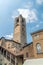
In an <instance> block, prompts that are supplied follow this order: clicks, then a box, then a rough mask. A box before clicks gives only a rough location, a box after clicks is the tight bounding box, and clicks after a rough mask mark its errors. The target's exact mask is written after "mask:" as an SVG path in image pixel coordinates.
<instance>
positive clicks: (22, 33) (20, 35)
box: [13, 15, 26, 46]
mask: <svg viewBox="0 0 43 65" xmlns="http://www.w3.org/2000/svg"><path fill="white" fill-rule="evenodd" d="M13 36H14V37H13V40H14V41H16V42H18V43H20V44H21V45H22V46H24V45H25V44H26V21H25V18H23V17H22V15H19V16H18V17H16V18H15V24H14V35H13Z"/></svg>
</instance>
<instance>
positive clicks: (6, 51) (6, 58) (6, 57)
mask: <svg viewBox="0 0 43 65" xmlns="http://www.w3.org/2000/svg"><path fill="white" fill-rule="evenodd" d="M6 59H7V51H6Z"/></svg>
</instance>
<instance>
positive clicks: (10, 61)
mask: <svg viewBox="0 0 43 65" xmlns="http://www.w3.org/2000/svg"><path fill="white" fill-rule="evenodd" d="M10 63H11V54H10Z"/></svg>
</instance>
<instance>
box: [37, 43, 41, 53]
mask: <svg viewBox="0 0 43 65" xmlns="http://www.w3.org/2000/svg"><path fill="white" fill-rule="evenodd" d="M36 49H37V53H41V45H40V43H37V44H36Z"/></svg>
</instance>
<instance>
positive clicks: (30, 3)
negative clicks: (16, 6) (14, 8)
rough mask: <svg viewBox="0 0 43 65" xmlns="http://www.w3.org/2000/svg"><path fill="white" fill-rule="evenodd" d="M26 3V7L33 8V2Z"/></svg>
mask: <svg viewBox="0 0 43 65" xmlns="http://www.w3.org/2000/svg"><path fill="white" fill-rule="evenodd" d="M24 5H25V6H24V8H30V9H31V8H32V7H33V2H27V3H25V4H24Z"/></svg>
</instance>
